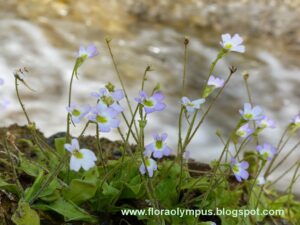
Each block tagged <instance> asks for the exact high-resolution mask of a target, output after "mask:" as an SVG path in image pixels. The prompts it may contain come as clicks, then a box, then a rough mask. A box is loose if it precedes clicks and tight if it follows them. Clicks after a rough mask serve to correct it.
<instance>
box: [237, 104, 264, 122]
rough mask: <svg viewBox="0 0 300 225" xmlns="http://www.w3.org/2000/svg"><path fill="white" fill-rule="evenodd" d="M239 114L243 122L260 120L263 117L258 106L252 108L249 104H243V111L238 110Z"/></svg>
mask: <svg viewBox="0 0 300 225" xmlns="http://www.w3.org/2000/svg"><path fill="white" fill-rule="evenodd" d="M240 114H241V116H242V117H243V119H244V120H261V119H262V118H263V117H264V115H263V110H262V109H261V108H260V107H259V106H254V107H253V108H252V106H251V104H250V103H245V104H244V110H242V109H241V110H240Z"/></svg>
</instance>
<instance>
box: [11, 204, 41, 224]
mask: <svg viewBox="0 0 300 225" xmlns="http://www.w3.org/2000/svg"><path fill="white" fill-rule="evenodd" d="M11 219H12V221H13V222H14V223H15V224H16V225H29V224H30V225H40V218H39V215H38V214H37V212H36V211H35V210H33V209H31V208H30V206H29V204H28V203H27V202H25V201H23V200H20V202H19V204H18V208H17V210H16V211H15V213H14V214H13V216H12V218H11Z"/></svg>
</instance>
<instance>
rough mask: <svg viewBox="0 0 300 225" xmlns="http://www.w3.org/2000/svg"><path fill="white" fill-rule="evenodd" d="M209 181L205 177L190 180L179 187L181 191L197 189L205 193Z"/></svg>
mask: <svg viewBox="0 0 300 225" xmlns="http://www.w3.org/2000/svg"><path fill="white" fill-rule="evenodd" d="M209 183H210V182H209V180H208V178H207V177H199V178H190V179H188V181H187V182H186V183H184V184H183V185H182V186H181V189H188V190H194V189H199V190H201V191H207V190H208V186H209Z"/></svg>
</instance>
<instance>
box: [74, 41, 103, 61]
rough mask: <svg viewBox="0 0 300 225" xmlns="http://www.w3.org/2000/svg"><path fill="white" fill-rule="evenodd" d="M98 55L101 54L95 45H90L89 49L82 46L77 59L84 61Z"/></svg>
mask: <svg viewBox="0 0 300 225" xmlns="http://www.w3.org/2000/svg"><path fill="white" fill-rule="evenodd" d="M98 54H99V53H98V50H97V48H96V46H95V45H94V44H90V45H89V46H88V47H87V48H85V47H84V46H83V45H81V46H80V47H79V51H78V53H77V58H82V59H86V58H93V57H95V56H97V55H98Z"/></svg>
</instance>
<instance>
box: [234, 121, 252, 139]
mask: <svg viewBox="0 0 300 225" xmlns="http://www.w3.org/2000/svg"><path fill="white" fill-rule="evenodd" d="M253 133H254V129H252V128H251V127H250V126H249V124H248V123H246V124H244V125H243V126H241V127H240V128H239V129H238V130H237V131H236V133H235V134H236V135H237V136H239V137H241V138H247V137H249V136H250V135H251V134H253Z"/></svg>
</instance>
